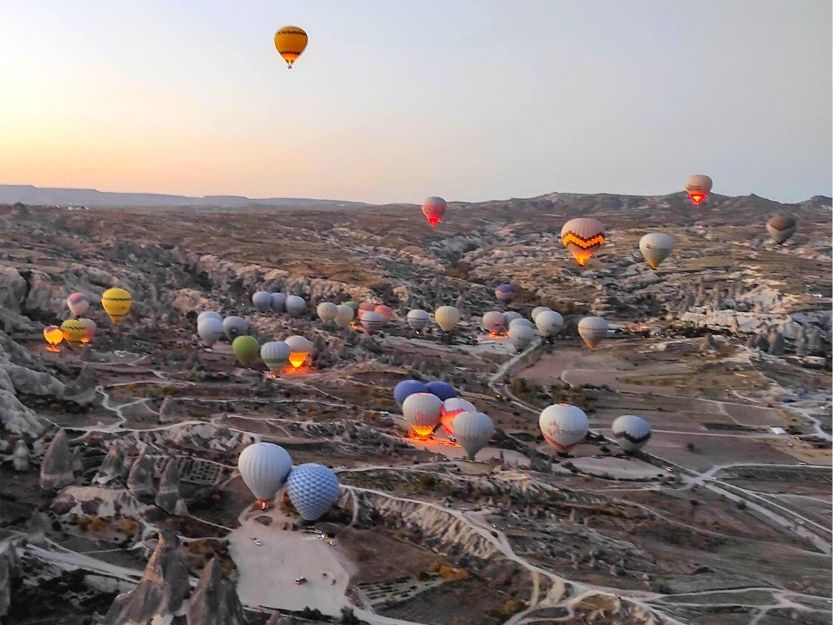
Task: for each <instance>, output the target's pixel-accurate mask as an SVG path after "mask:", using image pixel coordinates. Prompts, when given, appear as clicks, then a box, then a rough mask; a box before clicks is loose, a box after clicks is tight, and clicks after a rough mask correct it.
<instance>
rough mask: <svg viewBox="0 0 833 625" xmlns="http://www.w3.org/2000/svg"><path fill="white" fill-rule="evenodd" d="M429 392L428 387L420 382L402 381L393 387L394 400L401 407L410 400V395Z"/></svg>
mask: <svg viewBox="0 0 833 625" xmlns="http://www.w3.org/2000/svg"><path fill="white" fill-rule="evenodd" d="M427 392H428V387H426V386H425V384H423V383H422V382H420V381H419V380H402V381H401V382H398V383H397V385H396V386H394V387H393V399H394V401H395V402H396V403H397V404H399V405H400V406H401V405H402V402H404V401H405V400H406V399H408V397H409V396H410V395H413V394H414V393H427Z"/></svg>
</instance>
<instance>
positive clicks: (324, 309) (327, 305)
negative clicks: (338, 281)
mask: <svg viewBox="0 0 833 625" xmlns="http://www.w3.org/2000/svg"><path fill="white" fill-rule="evenodd" d="M315 312H316V313H318V318H319V319H321V321H323V322H324V323H327V322H329V321H335V320H336V315H338V306H336V305H335V304H333V303H332V302H321V303H320V304H318V306H317V307H316V309H315Z"/></svg>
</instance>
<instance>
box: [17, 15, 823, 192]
mask: <svg viewBox="0 0 833 625" xmlns="http://www.w3.org/2000/svg"><path fill="white" fill-rule="evenodd" d="M831 4H833V3H831V2H830V0H801V1H800V2H796V1H795V0H592V1H588V0H515V1H511V0H499V1H498V0H419V1H413V0H350V1H349V2H344V1H343V0H326V1H325V0H285V1H280V0H263V1H261V0H179V1H178V2H170V0H142V1H141V2H129V1H128V0H120V1H111V0H101V1H93V0H74V1H73V2H66V1H65V0H54V1H48V0H2V1H0V25H2V29H0V31H1V33H0V35H1V36H0V183H2V184H34V185H36V186H41V187H46V186H53V187H83V188H98V189H100V190H102V191H137V192H156V193H176V194H185V195H197V196H201V195H215V194H229V195H247V196H249V197H271V196H283V197H318V198H332V199H343V200H357V201H366V202H374V203H389V202H390V203H392V202H414V203H416V202H419V201H421V200H422V198H424V197H425V196H428V195H441V196H443V197H445V198H446V199H448V200H449V201H452V200H460V201H480V200H488V199H503V198H509V197H532V196H537V195H542V194H546V193H550V192H553V191H561V192H572V193H596V192H609V193H633V194H662V193H671V192H675V191H678V190H681V188H682V186H683V183H684V181H685V178H686V177H687V176H688V175H689V174H692V173H706V174H709V175H710V176H711V177H712V178H713V179H714V191H715V192H717V193H721V194H726V195H744V194H748V193H756V194H758V195H762V196H765V197H770V198H773V199H777V200H781V201H799V200H802V199H806V198H807V197H810V196H812V195H817V194H825V195H831V186H833V183H831V171H833V159H832V158H831V136H832V135H833V128H831V112H832V111H833V105H832V104H831V92H832V91H833V85H831V74H832V73H833V69H832V68H831V56H832V53H831V23H832V22H833V16H832V15H831V10H832V9H831ZM286 24H294V25H298V26H301V27H303V28H304V29H305V30H306V31H307V33H308V34H309V45H308V47H307V50H306V51H305V52H304V54H303V55H302V56H301V58H300V60H299V61H298V62H297V64H296V66H295V68H294V69H292V70H291V71H289V70H287V68H286V66H285V64H284V63H283V61H282V59H281V58H280V57H279V56H278V54H277V52H276V51H275V49H274V46H273V43H272V37H273V35H274V32H275V30H277V29H278V28H279V27H280V26H283V25H286Z"/></svg>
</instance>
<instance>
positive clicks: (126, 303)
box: [101, 287, 133, 325]
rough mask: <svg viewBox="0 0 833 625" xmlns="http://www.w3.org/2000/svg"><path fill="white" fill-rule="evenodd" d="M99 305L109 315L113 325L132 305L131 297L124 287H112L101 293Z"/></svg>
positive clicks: (116, 323)
mask: <svg viewBox="0 0 833 625" xmlns="http://www.w3.org/2000/svg"><path fill="white" fill-rule="evenodd" d="M101 305H102V307H103V308H104V311H105V312H106V313H107V314H108V315H109V317H110V321H112V322H113V325H118V324H119V322H120V321H121V320H122V319H124V316H125V315H126V314H127V313H129V312H130V307H131V306H133V298H132V297H131V296H130V293H128V292H127V291H125V290H124V289H120V288H118V287H114V288H112V289H107V290H106V291H104V293H102V294H101Z"/></svg>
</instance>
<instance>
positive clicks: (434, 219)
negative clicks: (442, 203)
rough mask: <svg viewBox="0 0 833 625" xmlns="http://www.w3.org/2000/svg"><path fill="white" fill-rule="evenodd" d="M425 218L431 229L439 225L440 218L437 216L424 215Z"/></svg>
mask: <svg viewBox="0 0 833 625" xmlns="http://www.w3.org/2000/svg"><path fill="white" fill-rule="evenodd" d="M425 218H426V219H427V220H428V223H429V224H431V227H432V228H433V227H434V226H436V225H437V224H438V223H440V217H439V216H437V215H426V216H425Z"/></svg>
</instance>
